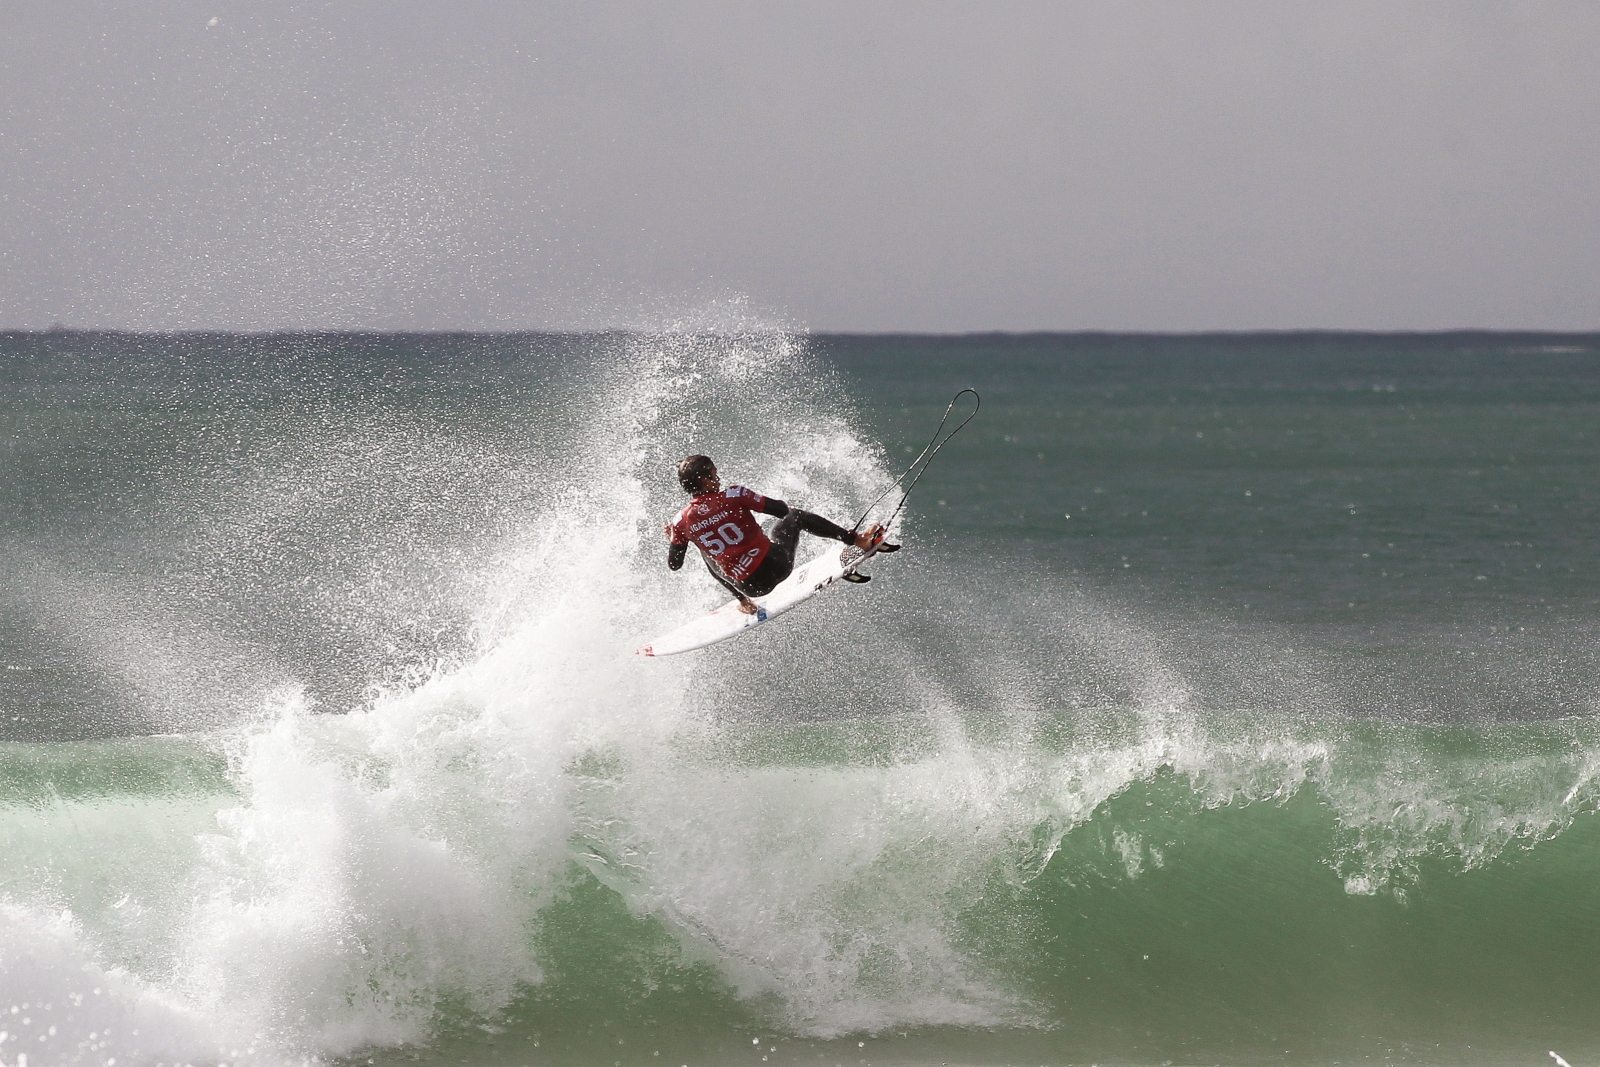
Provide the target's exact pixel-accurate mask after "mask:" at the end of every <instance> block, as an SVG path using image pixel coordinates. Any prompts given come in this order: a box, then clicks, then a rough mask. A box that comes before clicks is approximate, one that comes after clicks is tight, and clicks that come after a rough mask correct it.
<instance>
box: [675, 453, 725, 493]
mask: <svg viewBox="0 0 1600 1067" xmlns="http://www.w3.org/2000/svg"><path fill="white" fill-rule="evenodd" d="M716 469H717V465H716V464H715V463H713V462H711V457H710V456H690V457H689V458H688V459H686V460H684V461H683V462H682V463H680V464H678V484H679V485H681V486H683V491H684V492H685V493H698V492H699V491H700V483H701V482H703V481H705V480H706V478H707V477H709V476H710V474H711V472H712V471H714V470H716Z"/></svg>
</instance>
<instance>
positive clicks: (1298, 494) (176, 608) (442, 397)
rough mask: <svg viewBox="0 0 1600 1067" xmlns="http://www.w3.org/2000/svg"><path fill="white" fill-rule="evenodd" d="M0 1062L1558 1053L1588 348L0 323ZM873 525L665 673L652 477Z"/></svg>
mask: <svg viewBox="0 0 1600 1067" xmlns="http://www.w3.org/2000/svg"><path fill="white" fill-rule="evenodd" d="M0 381H3V383H4V386H5V389H4V392H3V393H0V419H3V423H0V426H3V432H0V448H3V453H0V455H3V462H4V473H5V476H4V478H3V480H0V538H3V540H4V546H3V547H4V557H3V558H4V560H5V563H4V566H3V568H0V1063H3V1064H5V1065H6V1067H22V1065H23V1064H24V1063H26V1065H27V1067H43V1065H57V1064H60V1065H74V1067H76V1065H87V1064H95V1065H114V1067H138V1065H153V1064H195V1065H200V1064H205V1065H216V1064H223V1063H226V1064H239V1065H260V1067H277V1065H284V1064H301V1063H317V1064H325V1065H329V1067H336V1065H349V1067H355V1065H363V1064H371V1065H374V1067H379V1065H385V1067H388V1065H393V1067H398V1065H407V1064H438V1065H445V1064H450V1065H455V1064H468V1065H472V1067H502V1065H504V1067H511V1065H519V1067H520V1065H526V1067H533V1065H537V1064H574V1065H586V1067H587V1065H594V1067H606V1065H610V1067H620V1065H624V1064H629V1065H637V1064H649V1065H656V1064H665V1065H676V1067H684V1065H696V1067H698V1065H703V1064H708V1065H730V1064H738V1065H748V1067H757V1065H760V1064H817V1065H828V1067H862V1065H866V1064H1065V1063H1073V1064H1078V1063H1081V1064H1108V1065H1109V1064H1152V1065H1154V1064H1333V1063H1418V1064H1441V1065H1443V1064H1493V1065H1501V1064H1504V1065H1511V1064H1545V1063H1552V1062H1554V1061H1553V1060H1551V1059H1550V1057H1549V1052H1550V1051H1551V1050H1554V1051H1556V1052H1558V1053H1559V1054H1560V1055H1562V1056H1564V1057H1565V1058H1566V1060H1568V1061H1569V1062H1570V1063H1572V1064H1573V1065H1575V1067H1582V1065H1583V1064H1584V1063H1595V1062H1600V967H1597V962H1600V819H1597V817H1596V809H1597V805H1600V718H1597V705H1596V701H1597V699H1600V687H1597V683H1600V656H1597V645H1596V638H1597V636H1600V633H1597V630H1600V606H1597V598H1600V558H1597V553H1596V551H1595V544H1596V538H1597V530H1600V513H1597V510H1600V509H1597V504H1600V484H1597V481H1596V479H1597V475H1600V423H1597V420H1596V418H1595V416H1596V414H1597V412H1600V336H1592V335H1583V336H1577V335H1549V336H1547V335H1509V334H1483V333H1463V334H1448V335H1339V334H1314V333H1311V334H1276V335H1212V336H1188V337H1144V336H1127V335H1070V336H1067V335H1063V336H1055V335H1039V336H972V337H836V336H817V337H812V336H807V335H804V334H797V333H793V332H788V331H785V330H782V329H777V328H767V327H763V326H761V325H760V324H745V325H743V326H740V327H739V328H736V329H727V328H724V329H722V330H720V331H716V332H712V331H697V330H694V329H687V328H683V327H682V326H677V327H675V328H673V329H670V330H667V329H664V330H662V331H661V332H658V333H649V332H633V333H614V334H593V335H581V336H580V335H574V336H531V335H530V336H514V335H494V336H473V335H450V336H380V335H350V334H341V335H284V336H233V335H220V334H219V335H207V334H185V335H172V336H129V335H116V334H89V333H73V332H55V333H47V334H6V335H0ZM964 386H973V387H975V388H977V389H979V390H980V391H981V392H982V394H983V408H982V412H981V413H980V415H979V416H978V418H977V419H976V420H975V421H974V422H973V423H972V424H971V425H970V426H969V427H968V428H967V429H966V430H965V431H964V432H963V433H962V434H961V435H960V436H959V437H957V438H956V439H955V440H954V441H953V442H952V443H951V444H950V445H949V446H948V447H947V448H946V449H945V450H944V452H943V453H941V455H940V456H939V458H938V460H937V461H936V463H935V464H934V466H933V467H932V468H931V470H930V471H929V473H928V475H927V477H926V478H925V479H924V480H923V482H922V483H921V485H920V486H919V487H918V489H917V492H916V494H915V495H914V496H913V497H912V498H911V501H910V504H909V505H908V508H907V511H906V513H905V514H904V515H903V517H902V518H903V527H902V528H901V530H900V536H901V538H902V539H903V541H904V543H905V545H906V550H905V551H904V552H901V553H900V554H898V555H897V556H894V557H892V558H887V559H883V560H881V561H879V562H877V563H876V564H875V565H874V566H873V567H871V568H869V569H870V570H871V571H872V573H873V574H874V577H875V580H874V581H873V582H872V583H871V584H870V585H867V586H861V587H848V588H844V589H840V590H834V591H830V592H829V593H828V594H825V595H824V596H822V597H820V598H818V600H817V601H815V602H814V603H812V604H810V605H808V606H807V607H806V608H805V609H803V610H801V611H797V612H795V613H794V614H792V615H789V616H786V617H785V618H783V619H782V620H779V621H777V622H775V623H774V624H773V625H771V626H768V627H763V628H761V629H759V630H757V631H755V632H753V633H751V634H750V635H748V636H746V637H744V638H742V639H740V640H738V641H735V642H732V643H728V644H725V645H723V646H719V647H716V648H713V649H710V650H707V651H705V652H702V653H697V654H691V655H688V656H683V657H676V658H672V659H665V660H650V659H645V658H643V657H639V656H636V655H634V654H633V650H634V649H635V648H636V647H637V646H638V645H640V644H642V643H644V642H645V641H646V640H648V639H649V638H651V637H653V636H656V635H657V634H659V633H661V632H663V631H664V630H667V629H670V628H671V627H673V626H675V625H677V624H678V623H679V622H681V621H684V620H686V619H687V618H689V617H691V616H692V615H694V614H695V613H697V612H700V611H703V610H705V609H707V608H709V607H711V606H712V605H714V604H715V603H717V602H718V601H719V600H720V599H721V598H720V597H719V595H718V593H719V590H718V588H717V587H716V586H715V585H714V584H713V583H712V581H711V579H710V578H709V577H708V576H707V575H705V574H704V573H703V571H702V570H701V569H699V568H698V567H696V566H690V567H687V568H685V570H683V571H681V572H678V573H673V572H670V571H668V570H667V569H666V567H665V566H664V555H665V547H664V540H663V538H662V535H661V532H660V524H661V522H662V520H663V519H665V518H666V517H667V516H668V515H670V514H671V513H672V512H673V511H675V510H676V508H677V507H678V506H680V501H681V499H682V497H681V494H680V493H679V492H678V490H677V488H676V485H675V480H674V478H673V476H672V470H673V467H674V465H675V463H676V461H677V460H678V459H679V458H680V457H681V456H682V455H683V454H685V453H688V452H694V451H704V452H708V453H709V454H711V455H713V456H715V457H716V458H717V460H718V462H719V464H720V466H721V467H722V469H723V471H724V472H725V474H726V475H727V476H728V477H729V478H731V479H732V480H735V481H738V482H741V483H744V484H748V485H751V486H754V487H757V488H759V489H761V490H763V491H766V492H770V493H772V494H775V495H778V496H781V497H783V498H785V499H787V500H789V501H791V502H792V503H797V504H801V505H803V506H806V507H808V508H810V509H812V510H815V511H819V512H821V513H823V514H827V515H830V516H832V517H835V518H838V519H843V520H845V521H853V519H854V518H855V516H856V514H858V513H859V510H860V509H861V508H862V507H864V506H865V505H866V503H867V502H868V501H869V500H870V499H871V498H872V497H873V496H875V495H876V494H877V493H878V492H879V491H881V490H882V489H884V488H885V487H887V486H888V485H889V484H890V482H891V480H892V479H893V477H894V476H895V474H897V473H898V472H899V469H900V467H901V466H902V465H903V464H904V463H905V462H906V461H908V460H909V459H910V456H911V454H913V453H915V451H916V450H918V449H920V448H921V446H922V444H923V443H924V441H925V440H926V437H927V435H928V433H930V432H931V431H932V428H933V424H934V423H935V422H936V421H937V419H938V416H939V414H940V413H941V412H942V411H943V409H944V405H945V403H946V402H947V401H948V399H949V398H950V396H951V395H952V394H954V393H955V392H956V390H958V389H960V388H962V387H964Z"/></svg>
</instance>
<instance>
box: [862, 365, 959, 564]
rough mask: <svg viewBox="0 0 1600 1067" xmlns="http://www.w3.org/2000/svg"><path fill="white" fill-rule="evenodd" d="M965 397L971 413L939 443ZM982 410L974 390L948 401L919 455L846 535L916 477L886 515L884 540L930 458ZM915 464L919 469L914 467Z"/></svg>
mask: <svg viewBox="0 0 1600 1067" xmlns="http://www.w3.org/2000/svg"><path fill="white" fill-rule="evenodd" d="M968 393H971V394H972V413H971V414H970V415H968V416H967V417H966V418H964V419H962V420H961V421H960V422H958V423H957V424H956V428H955V429H953V430H951V431H950V432H949V433H947V434H945V435H944V439H943V440H940V438H939V435H940V434H941V433H943V432H944V424H945V423H946V422H949V421H950V412H952V411H954V410H955V406H956V401H957V400H960V399H961V398H962V397H963V396H965V395H966V394H968ZM982 406H983V398H982V397H980V396H979V395H978V391H977V390H976V389H963V390H961V392H959V393H957V394H956V395H955V396H953V397H951V398H950V403H949V404H948V405H946V406H945V409H944V417H943V418H941V419H940V420H939V426H938V428H937V429H935V430H934V431H933V436H932V437H931V438H929V440H928V443H927V444H926V445H924V446H923V449H922V451H921V452H920V453H918V454H917V458H916V459H914V460H912V461H911V465H910V466H909V467H907V468H906V469H905V471H904V472H903V473H902V474H901V475H900V477H898V478H896V479H895V480H894V483H893V484H891V485H890V486H889V488H887V489H885V490H884V491H883V492H881V493H879V494H878V497H877V499H876V500H874V501H873V502H872V503H870V504H868V505H867V510H866V511H863V512H862V513H861V517H860V518H859V519H857V520H856V524H855V525H854V526H852V527H851V528H850V532H851V533H855V532H856V531H857V530H859V529H861V524H862V523H864V522H866V521H867V516H868V515H871V514H872V509H873V508H875V507H877V506H878V505H879V504H881V503H882V502H883V498H884V497H886V496H888V495H889V494H890V493H892V492H894V491H895V490H896V489H897V488H899V487H900V483H901V482H903V481H905V480H906V477H907V476H908V475H910V474H911V473H912V472H913V471H915V472H916V477H914V478H912V479H911V484H910V485H908V486H906V489H905V492H903V493H901V494H900V503H898V504H896V505H895V506H894V511H893V512H892V513H890V515H889V519H888V521H887V522H885V523H884V524H883V529H884V534H885V536H887V534H888V531H889V528H890V527H891V526H893V525H894V520H895V519H896V518H898V517H899V515H900V510H901V509H902V508H904V507H905V506H906V498H907V497H909V496H910V495H911V490H913V489H915V488H916V487H917V483H918V482H919V481H921V480H922V476H923V475H924V474H927V473H928V464H930V463H932V462H933V457H934V456H937V455H938V454H939V449H941V448H943V447H944V446H945V445H947V444H949V443H950V438H952V437H954V436H955V435H956V434H958V433H960V432H961V428H962V427H963V426H965V425H966V424H967V423H969V422H971V421H972V420H973V419H975V418H977V416H978V408H980V407H982ZM919 464H920V467H919V466H918V465H919Z"/></svg>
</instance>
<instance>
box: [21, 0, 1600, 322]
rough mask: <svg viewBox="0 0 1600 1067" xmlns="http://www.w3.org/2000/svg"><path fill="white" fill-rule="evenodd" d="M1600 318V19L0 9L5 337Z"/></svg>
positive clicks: (1086, 6)
mask: <svg viewBox="0 0 1600 1067" xmlns="http://www.w3.org/2000/svg"><path fill="white" fill-rule="evenodd" d="M719 315H720V316H725V317H737V316H740V315H753V316H756V317H758V318H765V319H769V320H776V321H784V322H788V323H792V324H793V325H795V326H799V327H806V328H810V329H814V330H939V331H942V330H988V329H1007V330H1032V329H1141V330H1144V329H1148V330H1188V329H1213V328H1236V329H1261V328H1292V327H1331V328H1356V329H1361V328H1368V329H1431V328H1441V327H1460V326H1478V327H1501V328H1524V327H1526V328H1553V329H1595V328H1600V3H1596V2H1594V0H1573V2H1567V3H1560V2H1547V3H1512V2H1483V3H1479V2H1472V0H1441V2H1436V3H1415V2H1403V0H1383V2H1372V3H1367V2H1355V0H1321V2H1312V0H1304V2H1296V0H1265V2H1208V3H1199V2H1195V3H1176V2H1173V3H1155V2H1146V3H1137V2H1117V3H1112V2H1106V3H1075V2H1069V0H1056V2H1016V3H1006V2H993V0H986V2H984V3H938V2H920V3H889V2H885V3H871V2H863V0H851V2H843V0H840V2H832V0H819V2H797V3H750V2H742V3H741V2H727V3H721V2H681V3H674V2H670V0H665V2H663V0H654V2H637V3H632V2H617V3H607V2H583V3H535V2H513V0H497V2H487V0H450V2H437V3H433V2H421V0H382V2H379V0H370V2H366V0H350V2H332V3H316V4H309V3H308V4H296V3H284V2H278V0H212V2H204V3H201V2H195V0H163V2H152V0H122V2H117V3H110V2H106V0H93V2H81V0H52V2H49V3H43V2H38V0H27V2H23V0H0V327H36V328H37V327H45V326H49V325H51V324H52V323H56V322H60V323H64V324H66V325H69V326H79V327H88V326H106V327H122V328H156V329H166V328H193V327H228V328H243V329H267V328H285V327H341V328H354V327H368V328H385V329H462V328H484V329H504V328H550V327H582V328H595V327H603V326H612V325H647V324H655V325H659V324H661V323H664V322H671V321H674V320H679V319H681V320H683V321H687V322H704V321H711V320H714V319H716V318H717V317H718V316H719Z"/></svg>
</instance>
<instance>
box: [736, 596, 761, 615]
mask: <svg viewBox="0 0 1600 1067" xmlns="http://www.w3.org/2000/svg"><path fill="white" fill-rule="evenodd" d="M739 610H740V611H742V612H744V613H745V614H746V615H754V614H755V613H756V611H757V610H758V609H757V608H756V602H755V601H754V600H751V599H750V598H749V597H747V596H742V597H740V598H739Z"/></svg>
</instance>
